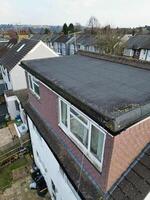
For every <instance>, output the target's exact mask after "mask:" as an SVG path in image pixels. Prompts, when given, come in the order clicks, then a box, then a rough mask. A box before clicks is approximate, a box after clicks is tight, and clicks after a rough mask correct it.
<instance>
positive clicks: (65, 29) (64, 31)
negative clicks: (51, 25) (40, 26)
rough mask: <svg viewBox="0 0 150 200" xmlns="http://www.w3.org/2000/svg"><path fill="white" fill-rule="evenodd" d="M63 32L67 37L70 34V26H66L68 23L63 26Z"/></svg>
mask: <svg viewBox="0 0 150 200" xmlns="http://www.w3.org/2000/svg"><path fill="white" fill-rule="evenodd" d="M62 32H63V33H64V34H65V35H67V34H68V26H67V24H66V23H65V24H64V25H63V29H62Z"/></svg>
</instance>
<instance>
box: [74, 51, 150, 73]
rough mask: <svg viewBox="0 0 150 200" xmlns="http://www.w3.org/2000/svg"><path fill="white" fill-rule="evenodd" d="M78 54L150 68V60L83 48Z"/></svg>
mask: <svg viewBox="0 0 150 200" xmlns="http://www.w3.org/2000/svg"><path fill="white" fill-rule="evenodd" d="M77 54H78V55H81V56H87V57H91V58H95V59H100V60H106V61H110V62H113V63H118V64H124V65H129V66H132V67H136V68H140V69H146V70H150V62H148V61H142V60H137V59H133V58H132V59H131V58H127V57H123V56H116V55H108V54H100V53H95V52H89V51H83V50H79V51H78V52H77Z"/></svg>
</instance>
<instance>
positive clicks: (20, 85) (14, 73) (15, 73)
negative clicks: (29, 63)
mask: <svg viewBox="0 0 150 200" xmlns="http://www.w3.org/2000/svg"><path fill="white" fill-rule="evenodd" d="M10 76H11V80H12V86H13V90H14V91H15V90H21V89H26V88H27V82H26V76H25V70H24V69H23V68H22V67H21V66H19V64H17V65H16V66H15V67H14V68H13V69H12V70H11V72H10Z"/></svg>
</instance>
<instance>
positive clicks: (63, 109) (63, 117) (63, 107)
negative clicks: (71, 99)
mask: <svg viewBox="0 0 150 200" xmlns="http://www.w3.org/2000/svg"><path fill="white" fill-rule="evenodd" d="M61 122H62V123H63V124H64V125H65V126H66V127H67V126H68V124H67V104H66V103H64V102H63V101H61Z"/></svg>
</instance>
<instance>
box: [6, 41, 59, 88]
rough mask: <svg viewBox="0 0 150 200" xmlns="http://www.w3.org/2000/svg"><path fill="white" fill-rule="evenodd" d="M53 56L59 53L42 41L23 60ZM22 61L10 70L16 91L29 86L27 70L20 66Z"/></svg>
mask: <svg viewBox="0 0 150 200" xmlns="http://www.w3.org/2000/svg"><path fill="white" fill-rule="evenodd" d="M52 57H58V55H57V54H56V53H55V52H54V51H53V50H52V49H50V48H49V47H48V46H47V45H46V44H44V43H43V42H41V41H40V42H39V43H38V44H37V45H36V46H35V47H34V48H33V49H32V50H31V51H30V52H29V53H28V54H27V55H26V56H25V57H24V58H23V59H22V60H33V59H40V58H52ZM22 60H21V61H22ZM21 61H20V62H21ZM20 62H19V63H18V64H17V65H16V66H15V67H14V68H13V69H12V70H11V72H10V77H11V81H12V87H13V90H14V91H15V90H21V89H26V88H27V82H26V76H25V70H24V69H23V68H22V67H21V66H19V64H20ZM41 67H42V66H41Z"/></svg>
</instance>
